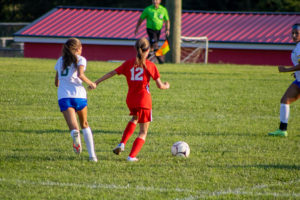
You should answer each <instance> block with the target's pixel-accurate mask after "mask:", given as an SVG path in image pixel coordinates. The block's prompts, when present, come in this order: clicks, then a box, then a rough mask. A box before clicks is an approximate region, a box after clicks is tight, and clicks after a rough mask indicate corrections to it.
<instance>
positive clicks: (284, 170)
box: [0, 58, 300, 200]
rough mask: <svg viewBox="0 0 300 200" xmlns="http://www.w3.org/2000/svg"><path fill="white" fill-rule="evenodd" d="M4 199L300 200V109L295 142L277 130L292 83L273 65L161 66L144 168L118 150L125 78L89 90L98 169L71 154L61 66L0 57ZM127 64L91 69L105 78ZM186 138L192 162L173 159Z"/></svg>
mask: <svg viewBox="0 0 300 200" xmlns="http://www.w3.org/2000/svg"><path fill="white" fill-rule="evenodd" d="M0 61H1V67H0V94H1V95H0V119H1V120H0V149H1V150H0V199H51V200H52V199H118V200H120V199H151V200H152V199H178V200H179V199H189V200H192V199H299V198H300V156H299V155H300V125H299V120H300V110H299V109H300V106H299V102H296V103H294V104H292V105H291V116H290V121H289V129H288V133H289V136H288V137H287V138H277V137H268V136H267V133H268V132H269V131H273V130H275V129H277V128H278V123H279V102H280V98H281V96H282V94H283V93H284V91H285V89H286V88H287V87H288V85H289V84H290V83H291V82H292V77H291V76H290V75H289V74H279V73H278V72H277V69H276V68H274V67H266V66H246V65H245V66H241V65H183V64H178V65H175V64H165V65H159V66H158V69H159V71H160V73H161V79H162V80H163V81H168V82H169V83H170V85H171V88H170V89H169V90H165V91H162V90H159V89H157V88H156V86H155V84H154V82H153V81H151V88H150V90H151V93H152V98H153V122H152V123H151V125H150V129H149V133H148V137H147V140H146V143H145V145H144V147H143V148H142V150H141V152H140V154H139V155H138V157H139V158H140V161H139V162H137V163H128V162H127V161H126V158H127V156H128V154H129V151H130V149H131V145H132V142H133V141H134V139H135V137H136V135H137V131H136V132H135V135H134V137H132V138H131V139H130V140H129V142H128V145H127V148H126V150H125V152H124V153H123V154H121V155H120V156H115V155H114V154H113V153H112V149H113V148H114V147H115V145H116V144H117V143H118V142H119V141H120V138H121V135H122V132H123V130H124V128H125V126H126V124H127V121H128V120H129V119H130V116H128V113H129V111H128V109H127V107H126V103H125V99H126V93H127V85H126V81H125V78H124V77H123V76H116V77H113V78H112V79H109V80H107V81H105V82H103V84H102V85H99V86H98V88H97V89H96V90H93V91H89V92H88V102H89V106H88V109H89V111H88V121H89V124H90V126H91V128H92V130H93V133H94V140H95V148H96V153H97V156H98V159H99V162H98V163H90V162H88V154H87V151H86V149H85V144H84V149H83V153H82V155H81V156H80V157H78V156H76V155H75V154H74V152H73V150H72V140H71V137H70V134H69V131H68V130H67V125H66V123H65V121H64V119H63V116H62V114H61V113H60V112H59V108H58V105H57V99H56V98H57V97H56V88H55V86H54V76H55V71H54V65H55V62H56V60H47V59H24V58H0ZM118 65H119V63H105V62H88V68H87V71H86V74H87V76H88V77H89V78H90V79H92V80H96V79H97V78H99V77H100V76H102V75H103V74H105V73H106V72H108V71H110V70H112V69H114V68H116V67H117V66H118ZM179 140H183V141H186V142H187V143H188V144H189V145H190V148H191V154H190V157H189V158H187V159H180V158H178V157H173V156H172V155H171V152H170V149H171V146H172V144H173V143H174V142H176V141H179Z"/></svg>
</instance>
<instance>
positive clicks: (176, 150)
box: [171, 141, 190, 158]
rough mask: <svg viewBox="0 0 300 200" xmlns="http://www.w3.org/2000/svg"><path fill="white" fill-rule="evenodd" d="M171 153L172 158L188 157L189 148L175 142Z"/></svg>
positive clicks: (185, 144)
mask: <svg viewBox="0 0 300 200" xmlns="http://www.w3.org/2000/svg"><path fill="white" fill-rule="evenodd" d="M171 152H172V155H173V156H180V157H185V158H187V157H189V155H190V147H189V145H188V144H187V143H186V142H183V141H179V142H175V143H174V144H173V146H172V148H171Z"/></svg>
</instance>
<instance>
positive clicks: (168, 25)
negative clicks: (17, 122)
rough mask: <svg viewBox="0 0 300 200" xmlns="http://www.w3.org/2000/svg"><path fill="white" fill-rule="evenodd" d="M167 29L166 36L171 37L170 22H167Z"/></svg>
mask: <svg viewBox="0 0 300 200" xmlns="http://www.w3.org/2000/svg"><path fill="white" fill-rule="evenodd" d="M165 28H166V36H167V37H169V35H170V20H167V21H165Z"/></svg>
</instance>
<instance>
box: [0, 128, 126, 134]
mask: <svg viewBox="0 0 300 200" xmlns="http://www.w3.org/2000/svg"><path fill="white" fill-rule="evenodd" d="M0 132H2V133H3V132H14V133H34V134H49V133H58V134H59V133H69V132H70V131H69V130H68V129H51V130H9V131H8V130H0ZM92 132H93V134H121V133H122V132H121V131H111V130H101V129H95V130H92Z"/></svg>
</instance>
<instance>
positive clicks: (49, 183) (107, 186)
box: [0, 178, 193, 192]
mask: <svg viewBox="0 0 300 200" xmlns="http://www.w3.org/2000/svg"><path fill="white" fill-rule="evenodd" d="M1 182H8V183H15V184H19V185H42V186H57V187H79V188H90V189H110V190H114V189H118V190H119V189H126V190H127V189H133V190H141V191H151V192H193V190H189V189H181V188H174V189H172V188H155V187H144V186H131V185H129V184H128V185H125V186H122V185H115V184H101V183H94V184H84V183H83V184H78V183H61V182H53V181H28V180H19V179H5V178H0V183H1Z"/></svg>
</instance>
